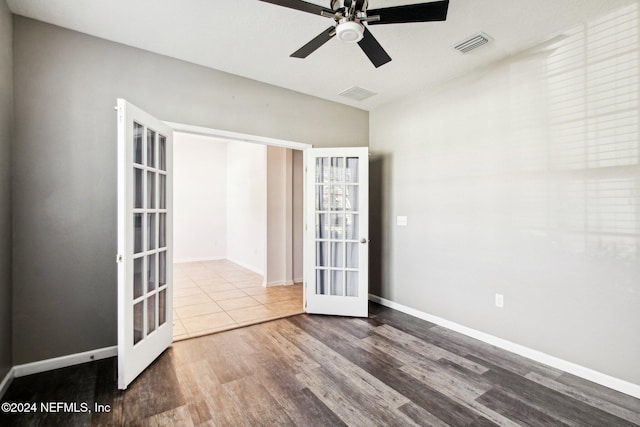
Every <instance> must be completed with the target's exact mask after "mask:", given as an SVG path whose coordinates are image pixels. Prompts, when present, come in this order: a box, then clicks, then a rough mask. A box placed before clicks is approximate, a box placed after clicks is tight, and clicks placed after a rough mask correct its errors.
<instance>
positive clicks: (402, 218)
mask: <svg viewBox="0 0 640 427" xmlns="http://www.w3.org/2000/svg"><path fill="white" fill-rule="evenodd" d="M397 224H398V225H399V226H401V227H406V226H407V217H406V216H399V217H398V220H397Z"/></svg>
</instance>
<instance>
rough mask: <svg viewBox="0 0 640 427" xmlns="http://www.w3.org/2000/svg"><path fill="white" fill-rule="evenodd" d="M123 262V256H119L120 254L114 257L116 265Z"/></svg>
mask: <svg viewBox="0 0 640 427" xmlns="http://www.w3.org/2000/svg"><path fill="white" fill-rule="evenodd" d="M123 261H124V255H120V254H118V255H116V262H117V263H121V262H123Z"/></svg>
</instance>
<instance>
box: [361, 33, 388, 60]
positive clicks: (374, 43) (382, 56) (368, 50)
mask: <svg viewBox="0 0 640 427" xmlns="http://www.w3.org/2000/svg"><path fill="white" fill-rule="evenodd" d="M358 44H359V45H360V48H362V51H363V52H364V53H365V55H367V56H368V57H369V60H370V61H371V62H372V63H373V65H374V66H375V67H376V68H378V67H380V66H382V65H384V64H386V63H387V62H389V61H391V57H390V56H389V55H388V54H387V52H385V50H384V49H383V48H382V46H380V43H378V40H376V38H375V37H373V34H371V31H369V30H368V29H367V27H364V37H363V38H362V40H360V41H359V42H358Z"/></svg>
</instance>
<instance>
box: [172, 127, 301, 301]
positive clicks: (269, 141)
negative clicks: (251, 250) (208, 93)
mask: <svg viewBox="0 0 640 427" xmlns="http://www.w3.org/2000/svg"><path fill="white" fill-rule="evenodd" d="M164 124H166V125H167V126H169V127H170V128H171V129H172V130H173V131H174V132H180V133H184V134H191V135H200V136H207V137H212V138H219V139H226V140H230V141H238V142H246V143H250V144H260V145H266V146H273V147H281V148H289V149H292V150H299V151H302V152H304V151H305V150H307V149H309V148H313V145H312V144H306V143H303V142H296V141H289V140H285V139H278V138H270V137H265V136H258V135H251V134H246V133H240V132H232V131H227V130H220V129H214V128H208V127H203V126H195V125H188V124H184V123H175V122H169V121H164ZM302 175H303V183H302V198H303V212H302V217H303V219H304V220H305V224H304V225H306V209H307V208H306V198H305V194H306V179H307V177H306V173H305V172H304V167H303V174H302ZM265 197H266V195H265ZM306 234H307V233H306V231H305V228H304V227H303V232H302V245H303V248H304V247H305V244H306V240H307V236H306ZM265 268H266V265H265ZM302 271H303V273H302V281H303V286H302V288H303V292H306V278H307V277H306V274H307V273H306V266H305V264H304V262H303V269H302ZM265 283H266V271H265ZM263 286H266V285H263ZM305 298H306V294H305V296H304V297H303V304H304V300H305Z"/></svg>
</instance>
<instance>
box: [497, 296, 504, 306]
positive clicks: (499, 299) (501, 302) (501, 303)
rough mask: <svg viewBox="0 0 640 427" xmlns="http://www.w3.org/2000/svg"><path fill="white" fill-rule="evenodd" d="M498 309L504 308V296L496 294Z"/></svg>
mask: <svg viewBox="0 0 640 427" xmlns="http://www.w3.org/2000/svg"><path fill="white" fill-rule="evenodd" d="M496 307H500V308H504V295H502V294H496Z"/></svg>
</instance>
